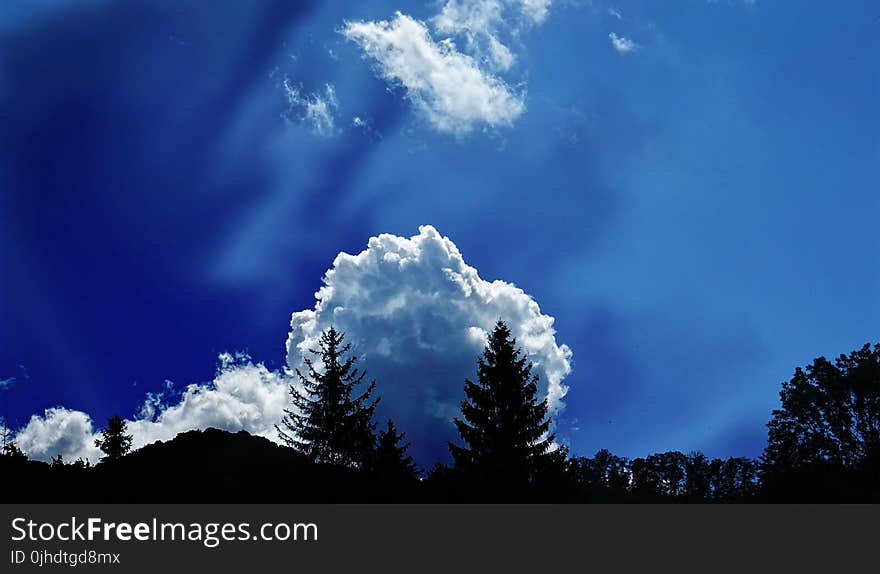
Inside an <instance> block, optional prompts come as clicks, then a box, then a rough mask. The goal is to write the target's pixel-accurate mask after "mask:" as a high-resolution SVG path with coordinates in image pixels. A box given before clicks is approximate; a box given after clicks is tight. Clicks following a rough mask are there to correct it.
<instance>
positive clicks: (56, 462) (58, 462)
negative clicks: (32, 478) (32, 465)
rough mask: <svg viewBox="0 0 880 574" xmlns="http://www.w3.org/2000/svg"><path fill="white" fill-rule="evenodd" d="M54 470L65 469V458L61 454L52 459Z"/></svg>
mask: <svg viewBox="0 0 880 574" xmlns="http://www.w3.org/2000/svg"><path fill="white" fill-rule="evenodd" d="M50 466H51V467H52V468H62V467H64V457H63V456H62V455H61V453H60V452H59V453H58V454H57V455H56V456H53V457H52V464H51V465H50Z"/></svg>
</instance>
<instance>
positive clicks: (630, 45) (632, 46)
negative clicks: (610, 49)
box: [608, 32, 641, 54]
mask: <svg viewBox="0 0 880 574" xmlns="http://www.w3.org/2000/svg"><path fill="white" fill-rule="evenodd" d="M608 37H609V38H610V39H611V45H612V46H614V49H615V50H617V53H618V54H629V53H631V52H635V51H636V50H638V49H639V48H640V47H641V46H639V45H638V44H636V43H635V42H633V41H632V40H630V39H629V38H625V37H623V36H618V35H617V34H615V33H614V32H611V33H610V34H608Z"/></svg>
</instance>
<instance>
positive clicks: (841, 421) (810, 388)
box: [762, 345, 880, 474]
mask: <svg viewBox="0 0 880 574" xmlns="http://www.w3.org/2000/svg"><path fill="white" fill-rule="evenodd" d="M779 396H780V399H781V402H782V407H781V408H780V409H777V410H774V411H773V418H772V420H771V421H770V422H769V423H768V424H767V427H768V429H769V432H768V443H767V448H766V450H765V451H764V456H763V459H762V462H763V466H764V470H765V472H767V473H769V474H774V473H776V474H778V473H787V472H791V471H795V470H803V469H812V470H815V469H816V468H819V467H824V468H831V469H855V468H860V467H864V466H866V465H869V464H872V463H874V464H876V461H877V459H878V455H880V345H874V347H873V348H872V347H871V346H870V345H865V346H864V347H862V348H861V349H859V350H857V351H854V352H852V353H851V354H849V355H841V356H840V357H838V358H837V359H835V361H834V362H833V363H832V362H831V361H828V360H827V359H825V358H824V357H819V358H818V359H815V360H814V361H813V364H812V365H809V366H808V367H806V369H801V368H798V369H797V370H795V373H794V376H793V377H792V378H791V380H789V381H786V382H784V383H783V385H782V391H781V392H780V394H779Z"/></svg>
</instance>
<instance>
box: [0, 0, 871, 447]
mask: <svg viewBox="0 0 880 574" xmlns="http://www.w3.org/2000/svg"><path fill="white" fill-rule="evenodd" d="M514 4H516V3H515V2H513V1H512V0H511V2H508V3H506V4H505V6H506V9H505V11H504V13H503V16H502V17H501V19H499V20H497V21H495V22H494V24H492V26H491V27H489V28H481V29H479V30H477V32H479V33H478V34H474V33H473V32H474V28H473V27H472V28H471V29H469V32H470V33H472V37H471V39H472V40H473V42H472V44H468V36H467V33H468V31H465V32H464V33H461V32H460V31H459V33H458V35H455V34H454V33H450V34H449V35H450V36H453V37H454V40H455V47H454V48H444V47H440V48H437V49H438V50H441V51H440V52H438V53H441V54H445V55H444V56H443V57H444V58H446V59H445V60H444V61H445V62H447V63H448V62H452V61H453V60H452V59H449V58H450V56H449V52H448V51H447V52H443V51H442V50H448V49H452V50H454V51H455V53H456V54H462V55H463V56H462V57H467V58H470V61H471V62H472V63H473V64H474V68H475V69H477V70H478V72H479V74H481V75H478V76H476V78H477V80H480V79H482V81H484V84H481V85H478V86H476V88H474V89H475V91H474V93H475V94H476V96H475V98H477V100H468V101H467V102H465V103H466V104H467V105H468V106H469V105H471V103H472V102H473V101H477V103H481V101H478V100H479V97H478V96H480V95H481V94H483V93H484V92H485V93H490V94H491V95H493V97H494V96H498V95H499V93H500V95H501V97H500V98H494V99H491V100H490V102H489V103H490V104H492V105H491V106H488V107H487V106H483V107H482V108H480V109H481V111H480V112H479V113H476V114H475V115H474V114H471V115H468V114H470V111H469V110H470V108H468V109H467V110H465V111H462V109H460V108H454V109H453V111H450V110H449V109H444V108H442V103H438V101H439V100H438V99H432V98H434V96H436V95H437V93H440V94H443V93H445V92H442V90H443V89H447V88H448V86H445V87H444V86H441V85H433V84H432V86H431V87H430V88H429V89H427V91H426V89H424V88H421V89H419V88H416V87H414V86H415V84H414V83H410V84H407V81H408V80H406V79H403V80H402V79H401V74H403V73H405V72H406V71H407V70H402V69H401V68H400V66H401V65H405V64H406V63H405V62H404V64H401V63H400V62H394V63H388V62H384V63H383V61H382V60H381V58H378V59H377V57H376V55H375V53H372V54H371V53H370V47H369V42H370V41H372V42H373V46H374V47H375V43H376V40H377V38H379V39H381V32H382V30H381V29H380V28H379V26H380V25H379V24H377V22H379V21H382V20H384V21H387V22H389V24H388V26H393V22H394V18H396V16H395V12H396V11H400V12H401V13H402V15H403V17H405V18H411V19H412V21H413V22H416V23H419V22H423V23H424V26H425V30H426V31H427V33H428V34H430V37H429V38H430V39H431V41H432V42H436V44H435V46H442V45H441V44H439V42H440V41H441V40H442V39H444V37H446V34H443V33H441V32H440V31H439V30H438V29H439V28H440V27H441V26H440V24H438V20H437V19H436V17H437V16H438V14H442V10H443V8H444V2H442V1H441V2H425V1H423V0H399V1H396V2H386V1H362V2H332V3H331V2H324V3H319V2H305V1H303V2H291V1H287V0H284V1H282V0H278V1H261V2H248V3H246V5H245V3H241V2H232V1H225V0H220V1H216V2H210V3H208V2H198V3H197V2H171V1H167V2H166V1H152V2H145V1H143V2H142V1H130V0H129V1H117V2H109V1H102V0H90V1H87V2H72V1H63V0H55V1H49V0H45V1H42V2H37V3H30V2H17V1H13V2H11V3H5V4H4V7H3V8H0V415H2V416H5V417H6V418H7V419H9V420H10V421H11V422H12V424H13V425H14V426H22V425H24V424H25V423H27V421H28V419H29V417H30V416H31V415H32V414H34V413H41V412H42V411H43V410H44V409H46V408H49V407H53V406H58V405H63V406H65V407H67V408H70V409H76V410H81V411H84V412H87V413H89V414H90V415H91V416H92V417H93V418H94V420H95V421H101V420H104V419H105V418H106V417H108V416H109V415H111V414H113V413H115V412H120V413H122V414H123V415H125V416H133V415H134V413H135V412H136V411H137V410H138V408H139V407H140V405H141V403H142V402H143V400H144V396H145V393H147V392H158V391H160V390H161V389H163V388H164V385H165V381H166V380H170V381H173V382H174V383H175V384H176V385H177V386H178V387H183V386H185V385H187V384H190V383H194V382H203V381H209V380H211V379H212V377H213V376H214V374H215V369H216V365H217V355H218V354H219V353H221V352H224V351H235V350H244V351H247V352H248V353H249V354H250V355H251V356H253V357H254V359H256V360H260V361H264V362H265V363H266V364H267V366H269V367H270V368H280V367H282V366H283V365H284V362H285V349H284V341H285V339H286V337H287V334H288V331H289V330H290V314H291V312H293V311H298V310H302V309H308V308H311V307H312V306H313V305H314V293H315V291H316V290H317V289H318V288H319V287H320V286H321V277H322V275H323V273H324V272H325V270H327V269H328V268H330V267H331V265H332V263H333V260H334V257H335V256H336V254H337V253H339V252H341V251H345V252H348V253H357V252H359V251H361V250H362V249H364V248H365V247H366V244H367V240H368V238H369V237H371V236H373V235H376V234H379V233H391V234H395V235H398V236H404V237H409V236H412V235H415V234H417V233H418V227H419V226H420V225H425V224H430V225H433V226H434V227H436V228H437V229H438V230H439V231H440V233H442V234H443V235H446V236H448V237H449V238H450V239H451V240H452V241H454V243H455V245H456V246H457V247H458V249H460V251H461V253H462V254H463V256H464V258H465V260H466V261H467V262H468V263H469V264H470V265H472V266H473V267H475V268H476V269H478V270H479V273H480V275H481V276H482V277H483V278H485V279H489V280H493V279H503V280H505V281H508V282H512V283H515V284H516V285H517V286H519V287H521V288H522V289H524V290H525V291H526V292H527V293H528V294H530V295H531V296H533V297H534V299H535V300H536V301H537V302H538V303H539V304H540V306H541V311H542V312H543V313H545V314H547V315H549V316H552V317H555V319H556V322H555V328H556V331H557V332H556V340H557V341H559V342H560V343H564V344H566V345H568V346H569V347H570V348H571V350H572V353H573V358H572V371H571V373H570V374H569V375H568V377H567V378H566V379H565V383H566V384H567V385H569V387H570V391H569V394H568V396H567V397H566V400H565V402H566V408H565V410H564V411H563V412H562V413H561V415H560V416H559V421H558V422H559V434H560V436H562V437H563V438H564V439H565V440H567V441H568V442H569V443H570V444H571V446H572V448H573V450H574V451H575V452H576V453H578V454H591V453H592V452H595V450H597V449H599V448H609V449H611V450H613V451H614V452H616V453H619V454H621V455H626V456H639V455H644V454H647V453H650V452H654V451H663V450H669V449H677V450H683V451H689V450H694V449H699V450H703V451H705V452H707V453H708V454H710V455H714V456H727V455H735V456H736V455H749V456H754V455H757V454H758V453H759V452H760V451H761V449H762V447H763V444H764V440H765V437H766V433H765V428H764V423H765V422H766V420H767V419H768V418H769V413H770V411H771V410H772V409H773V408H774V407H775V406H776V404H777V399H778V390H779V385H780V383H781V382H782V381H783V380H785V379H786V378H788V377H789V376H790V375H791V373H792V372H793V370H794V368H795V367H796V366H799V365H802V364H805V363H807V362H809V361H811V360H812V358H813V357H816V356H819V355H827V356H833V355H836V354H839V353H843V352H848V351H850V350H852V349H854V348H857V347H859V346H861V345H862V344H864V343H865V342H868V341H876V340H877V337H878V332H877V325H880V305H878V302H877V301H878V298H877V293H878V292H880V261H878V249H877V247H878V239H877V231H876V221H877V217H878V214H880V198H878V193H877V182H878V181H880V112H878V109H880V106H878V102H880V61H878V60H880V20H878V17H880V12H878V10H877V8H876V6H875V5H874V3H872V2H867V1H866V2H857V1H853V2H847V3H846V6H845V7H844V6H841V5H839V4H833V3H825V2H810V3H801V2H770V1H763V0H754V1H752V2H746V1H736V0H729V1H722V0H718V1H715V2H712V1H707V0H675V1H668V2H648V1H644V2H640V1H614V2H599V1H594V2H587V1H583V2H579V1H576V0H565V1H563V0H557V1H554V2H552V3H550V4H549V8H548V10H547V12H546V14H542V15H541V16H540V17H538V16H534V13H530V12H527V11H526V10H525V8H522V10H520V8H521V7H520V6H519V4H516V5H515V6H514ZM347 23H349V24H350V23H360V24H362V25H363V26H365V27H364V28H362V29H360V32H361V35H360V36H358V34H357V33H355V32H353V29H351V28H348V27H347V25H348V24H347ZM487 30H488V31H489V32H491V33H492V34H493V35H492V38H494V39H497V40H500V41H501V42H502V43H503V44H504V45H505V46H506V47H507V49H508V50H509V52H510V54H511V55H513V57H514V60H513V62H512V64H510V65H509V66H507V65H504V64H503V63H499V62H501V60H497V61H496V60H491V59H486V58H485V54H486V52H485V46H486V45H488V44H487V42H489V40H487V38H489V36H488V35H487V32H486V31H487ZM386 31H387V30H386ZM480 34H482V35H480ZM612 34H613V36H612ZM383 66H384V67H383ZM449 71H452V72H458V71H460V70H458V69H452V68H451V67H450V70H449ZM395 74H397V76H395ZM389 76H391V77H390V79H389ZM463 77H469V78H470V77H473V76H463ZM435 80H436V78H435ZM441 80H442V79H441ZM437 81H440V80H437ZM486 82H487V83H486ZM328 86H330V91H328ZM292 89H293V91H292ZM468 89H470V88H469V86H468V85H467V82H462V81H460V78H459V81H458V83H455V84H453V89H452V91H451V92H450V93H451V94H453V100H455V98H458V97H459V96H460V94H462V93H470V92H467V90H468ZM431 90H434V91H431ZM437 90H439V91H437ZM480 90H482V91H480ZM499 90H500V92H499ZM505 98H506V99H505ZM453 103H455V102H454V101H453ZM493 106H494V107H493ZM499 106H507V107H499ZM517 106H519V108H521V109H519V108H518V107H517ZM490 108H491V109H490ZM438 110H439V111H438ZM355 118H357V119H355ZM438 118H440V119H439V120H438ZM486 118H488V120H487V119H486ZM367 368H369V364H368V365H367Z"/></svg>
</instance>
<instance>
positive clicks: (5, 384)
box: [0, 377, 15, 391]
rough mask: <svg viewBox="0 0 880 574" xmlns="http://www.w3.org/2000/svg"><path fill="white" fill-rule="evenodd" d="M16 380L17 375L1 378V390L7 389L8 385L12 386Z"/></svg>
mask: <svg viewBox="0 0 880 574" xmlns="http://www.w3.org/2000/svg"><path fill="white" fill-rule="evenodd" d="M14 382H15V377H9V378H8V379H0V391H2V390H3V389H5V388H6V387H10V386H12V383H14Z"/></svg>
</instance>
